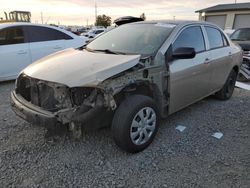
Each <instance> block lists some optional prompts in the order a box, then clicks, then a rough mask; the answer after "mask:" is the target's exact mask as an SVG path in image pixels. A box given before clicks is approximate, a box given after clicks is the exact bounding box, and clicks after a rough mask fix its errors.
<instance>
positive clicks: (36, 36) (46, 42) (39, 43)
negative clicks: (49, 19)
mask: <svg viewBox="0 0 250 188" xmlns="http://www.w3.org/2000/svg"><path fill="white" fill-rule="evenodd" d="M83 45H85V40H84V39H82V38H80V37H79V36H77V35H75V34H73V33H71V32H68V31H66V30H63V29H60V28H57V27H53V26H46V25H39V24H31V23H4V24H0V57H1V58H0V81H5V80H12V79H15V78H16V77H17V76H18V74H19V72H20V71H21V70H22V69H24V68H25V67H26V66H27V65H29V64H31V63H32V62H34V61H36V60H38V59H41V58H43V57H45V56H47V55H49V54H52V53H55V52H58V51H61V50H64V49H66V48H79V47H82V46H83Z"/></svg>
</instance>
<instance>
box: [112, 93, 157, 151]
mask: <svg viewBox="0 0 250 188" xmlns="http://www.w3.org/2000/svg"><path fill="white" fill-rule="evenodd" d="M158 119H159V118H158V110H157V107H156V105H155V102H154V101H153V99H151V98H150V97H147V96H143V95H132V96H130V97H128V98H127V99H125V100H124V101H123V102H122V103H121V105H120V106H119V108H118V109H117V110H116V112H115V115H114V118H113V122H112V134H113V137H114V140H115V143H116V144H117V145H118V146H119V147H120V148H121V149H123V150H125V151H127V152H130V153H136V152H140V151H142V150H144V149H145V148H146V147H148V146H149V145H150V144H151V142H152V141H153V139H154V137H155V135H156V132H157V130H158V124H159V122H158Z"/></svg>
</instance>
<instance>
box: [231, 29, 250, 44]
mask: <svg viewBox="0 0 250 188" xmlns="http://www.w3.org/2000/svg"><path fill="white" fill-rule="evenodd" d="M230 38H231V40H238V41H249V40H250V28H244V29H238V30H236V31H235V32H234V33H233V34H232V35H231V37H230Z"/></svg>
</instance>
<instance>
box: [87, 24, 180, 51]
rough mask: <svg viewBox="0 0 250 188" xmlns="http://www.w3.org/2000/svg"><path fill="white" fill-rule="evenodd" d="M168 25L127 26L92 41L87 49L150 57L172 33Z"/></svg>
mask: <svg viewBox="0 0 250 188" xmlns="http://www.w3.org/2000/svg"><path fill="white" fill-rule="evenodd" d="M174 27H175V25H170V24H127V25H123V26H120V27H117V28H116V29H113V30H111V31H109V32H107V33H105V34H103V35H101V36H100V37H98V38H96V39H95V40H94V41H92V42H91V43H90V44H89V45H88V46H87V49H89V50H92V51H104V52H108V51H109V52H110V51H112V52H116V53H123V54H141V55H152V54H154V53H156V52H157V50H158V49H159V48H160V47H161V45H162V44H163V42H164V41H165V40H166V39H167V37H168V36H169V35H170V33H171V32H172V30H173V28H174Z"/></svg>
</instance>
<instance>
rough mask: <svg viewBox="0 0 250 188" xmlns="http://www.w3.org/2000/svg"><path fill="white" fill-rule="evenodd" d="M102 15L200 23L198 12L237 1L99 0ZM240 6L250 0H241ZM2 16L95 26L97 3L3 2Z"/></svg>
mask: <svg viewBox="0 0 250 188" xmlns="http://www.w3.org/2000/svg"><path fill="white" fill-rule="evenodd" d="M96 2H97V6H98V15H99V14H106V15H108V16H111V17H112V20H114V19H116V18H117V17H120V16H139V15H140V14H141V13H143V12H144V13H145V14H146V17H147V19H148V20H152V19H173V17H174V16H175V18H176V19H192V20H197V19H198V14H196V13H194V12H195V11H196V10H199V9H202V8H206V7H209V6H214V5H217V4H223V3H234V2H235V1H234V0H206V1H203V0H123V1H119V0H96ZM237 2H238V3H242V2H249V0H237ZM0 4H1V6H0V17H4V11H7V12H9V11H12V10H26V11H30V12H31V14H32V22H37V23H41V12H43V19H44V22H48V23H55V24H57V23H58V22H60V24H64V25H86V24H87V20H88V23H89V24H93V22H94V18H95V9H94V5H95V0H0Z"/></svg>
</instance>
